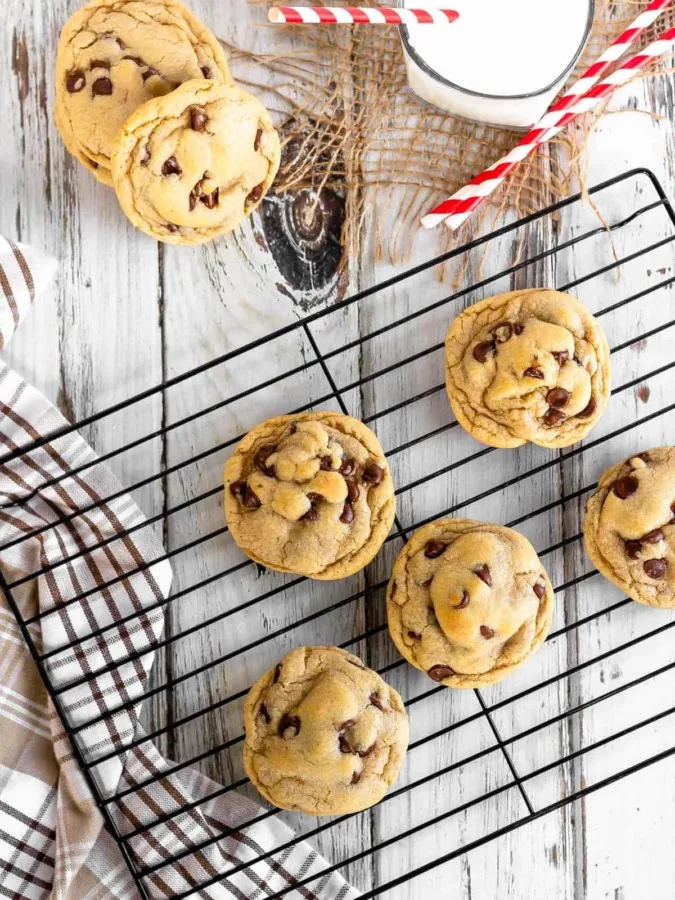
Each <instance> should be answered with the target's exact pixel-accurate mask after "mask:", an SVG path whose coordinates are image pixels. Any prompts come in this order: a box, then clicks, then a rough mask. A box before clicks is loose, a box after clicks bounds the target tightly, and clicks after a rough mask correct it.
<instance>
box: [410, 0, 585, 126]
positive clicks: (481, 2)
mask: <svg viewBox="0 0 675 900" xmlns="http://www.w3.org/2000/svg"><path fill="white" fill-rule="evenodd" d="M397 2H398V5H399V6H408V7H414V6H415V5H416V2H415V0H397ZM417 5H419V6H423V5H424V6H427V5H432V6H437V7H442V8H451V9H456V10H457V11H458V12H459V14H460V17H459V19H458V20H457V22H455V23H453V24H448V25H414V26H411V27H405V26H404V27H401V29H400V31H401V40H402V41H403V49H404V53H405V58H406V65H407V69H408V81H409V83H410V87H411V88H412V90H413V91H415V93H416V94H418V95H419V96H420V97H422V99H424V100H426V101H428V102H429V103H432V104H434V105H435V106H438V107H440V108H441V109H444V110H447V111H448V112H451V113H454V114H455V115H459V116H463V117H464V118H467V119H472V120H474V121H477V122H485V123H488V124H492V125H498V126H501V127H509V128H518V129H520V128H522V129H525V128H528V127H529V126H530V125H532V124H534V122H536V121H537V120H538V119H539V118H540V117H541V116H542V115H543V114H544V112H545V111H546V109H547V108H548V106H549V105H550V104H551V102H552V100H553V98H554V97H555V96H556V95H557V94H558V92H559V91H560V89H561V88H562V86H563V85H564V83H565V81H566V80H567V77H568V76H569V74H570V71H571V70H572V68H573V67H574V65H575V63H576V62H577V60H578V59H579V56H580V55H581V53H582V51H583V49H584V46H585V44H586V41H587V39H588V35H589V33H590V30H591V27H592V24H593V15H594V12H595V3H594V0H423V2H422V0H420V2H418V3H417Z"/></svg>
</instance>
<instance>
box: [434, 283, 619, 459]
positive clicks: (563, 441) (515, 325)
mask: <svg viewBox="0 0 675 900" xmlns="http://www.w3.org/2000/svg"><path fill="white" fill-rule="evenodd" d="M445 368H446V386H447V391H448V397H449V398H450V403H451V405H452V409H453V412H454V413H455V416H456V418H457V420H458V421H459V423H460V424H461V425H462V426H463V428H465V429H466V430H467V431H468V432H469V434H471V435H473V437H475V438H476V439H477V440H479V441H482V442H483V443H484V444H488V445H490V446H491V447H502V448H509V447H520V446H522V445H523V444H526V443H527V442H528V441H531V442H532V443H534V444H539V445H540V446H542V447H567V446H569V445H570V444H574V443H576V442H577V441H579V440H581V439H582V438H583V437H584V436H585V435H586V434H588V432H589V431H590V430H591V428H593V426H594V425H595V423H596V422H597V421H598V419H599V418H600V417H601V416H602V414H603V413H604V411H605V409H606V407H607V403H608V400H609V396H610V389H611V385H610V378H611V373H610V364H609V347H608V345H607V340H606V338H605V336H604V334H603V332H602V330H601V328H600V326H599V325H598V323H597V321H596V320H595V319H594V318H593V316H592V315H591V314H590V313H589V312H588V310H587V309H586V308H585V307H584V306H583V304H582V303H580V302H579V300H576V299H575V298H574V297H571V296H569V295H568V294H562V293H560V292H559V291H553V290H547V289H544V288H542V289H538V288H537V289H529V290H523V291H514V292H512V293H509V294H502V295H500V296H497V297H489V298H488V299H486V300H482V301H480V302H479V303H475V304H474V305H473V306H470V307H468V308H467V309H466V310H464V312H463V313H461V314H460V315H459V316H458V317H457V318H456V319H455V320H454V322H453V323H452V325H451V326H450V329H449V331H448V334H447V337H446V341H445Z"/></svg>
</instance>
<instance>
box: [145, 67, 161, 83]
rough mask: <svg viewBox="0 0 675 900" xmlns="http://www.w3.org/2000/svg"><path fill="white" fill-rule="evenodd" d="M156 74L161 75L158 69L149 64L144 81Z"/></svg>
mask: <svg viewBox="0 0 675 900" xmlns="http://www.w3.org/2000/svg"><path fill="white" fill-rule="evenodd" d="M154 75H159V72H158V71H157V69H153V67H152V66H149V67H148V68H147V69H146V70H145V72H143V81H144V82H146V81H147V80H148V79H149V78H152V77H153V76H154Z"/></svg>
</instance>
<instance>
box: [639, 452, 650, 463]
mask: <svg viewBox="0 0 675 900" xmlns="http://www.w3.org/2000/svg"><path fill="white" fill-rule="evenodd" d="M638 458H639V459H641V460H642V461H643V462H646V463H648V462H651V461H652V458H651V456H650V455H649V453H647V451H645V452H644V453H638Z"/></svg>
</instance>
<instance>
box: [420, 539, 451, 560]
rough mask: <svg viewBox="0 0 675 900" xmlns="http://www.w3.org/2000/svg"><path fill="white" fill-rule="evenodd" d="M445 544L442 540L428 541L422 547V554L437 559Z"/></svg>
mask: <svg viewBox="0 0 675 900" xmlns="http://www.w3.org/2000/svg"><path fill="white" fill-rule="evenodd" d="M447 546H448V545H447V544H444V543H443V541H429V543H428V544H427V545H426V547H425V548H424V555H425V556H426V558H427V559H437V558H438V557H439V556H440V555H441V554H442V553H443V552H444V550H445V548H446V547H447Z"/></svg>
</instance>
